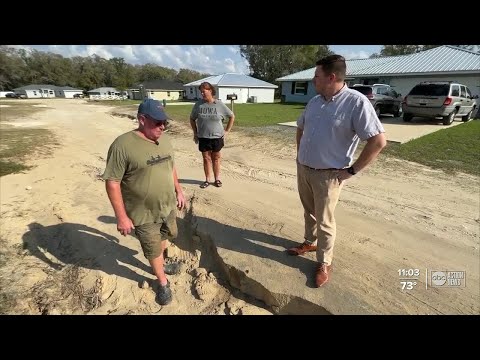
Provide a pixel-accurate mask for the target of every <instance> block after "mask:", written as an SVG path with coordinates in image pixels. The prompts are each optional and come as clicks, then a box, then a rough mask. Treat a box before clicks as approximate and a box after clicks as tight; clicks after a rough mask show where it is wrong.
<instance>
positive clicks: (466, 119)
mask: <svg viewBox="0 0 480 360" xmlns="http://www.w3.org/2000/svg"><path fill="white" fill-rule="evenodd" d="M472 113H473V109H472V110H470V112H469V113H468V114H467V115H465V116H462V121H463V122H467V121H468V120H470V119H471V118H472Z"/></svg>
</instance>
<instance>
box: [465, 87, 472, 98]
mask: <svg viewBox="0 0 480 360" xmlns="http://www.w3.org/2000/svg"><path fill="white" fill-rule="evenodd" d="M466 89H467V97H468V98H471V97H472V93H471V92H470V89H469V88H468V87H467V88H466Z"/></svg>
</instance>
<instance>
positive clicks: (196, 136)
mask: <svg viewBox="0 0 480 360" xmlns="http://www.w3.org/2000/svg"><path fill="white" fill-rule="evenodd" d="M193 141H194V142H195V144H198V135H197V134H195V135H193Z"/></svg>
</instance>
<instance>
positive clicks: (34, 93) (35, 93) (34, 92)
mask: <svg viewBox="0 0 480 360" xmlns="http://www.w3.org/2000/svg"><path fill="white" fill-rule="evenodd" d="M41 91H42V90H40V92H41ZM33 95H35V96H37V92H36V91H35V90H33Z"/></svg>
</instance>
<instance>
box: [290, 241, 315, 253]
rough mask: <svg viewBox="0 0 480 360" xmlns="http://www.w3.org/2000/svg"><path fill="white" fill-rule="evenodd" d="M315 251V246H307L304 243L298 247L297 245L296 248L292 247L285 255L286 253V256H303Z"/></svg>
mask: <svg viewBox="0 0 480 360" xmlns="http://www.w3.org/2000/svg"><path fill="white" fill-rule="evenodd" d="M316 250H317V246H316V245H310V244H307V243H306V242H304V243H303V244H300V245H297V246H294V247H292V248H290V249H288V250H287V253H288V255H293V256H297V255H303V254H305V253H306V252H311V251H316Z"/></svg>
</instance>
